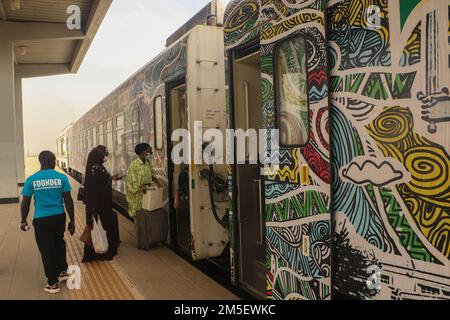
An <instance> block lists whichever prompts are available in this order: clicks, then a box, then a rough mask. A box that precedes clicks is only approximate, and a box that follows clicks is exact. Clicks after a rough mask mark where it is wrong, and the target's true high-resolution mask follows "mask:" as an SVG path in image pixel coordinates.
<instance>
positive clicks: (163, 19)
mask: <svg viewBox="0 0 450 320" xmlns="http://www.w3.org/2000/svg"><path fill="white" fill-rule="evenodd" d="M208 2H209V0H164V1H159V0H114V1H113V3H112V5H111V8H110V9H109V11H108V13H107V15H106V17H105V19H104V21H103V24H102V25H101V27H100V29H99V31H98V33H97V35H96V37H95V39H94V41H93V43H92V45H91V47H90V49H89V52H88V54H87V55H86V58H85V59H84V61H83V64H82V66H81V68H80V70H79V72H78V73H77V74H76V75H62V76H53V77H43V78H34V79H24V80H23V110H24V135H25V154H30V155H33V154H37V153H39V152H40V151H42V150H51V151H55V149H56V142H55V141H56V138H57V136H58V135H59V134H60V133H61V132H62V130H63V129H64V128H65V127H66V126H67V125H69V124H70V123H72V122H74V121H76V120H77V119H78V118H80V117H81V116H82V115H83V114H84V113H86V112H87V111H88V110H90V109H91V108H92V107H94V106H95V105H96V104H97V103H98V102H99V101H101V100H102V99H103V98H104V97H105V96H107V95H108V94H109V93H111V92H112V91H113V90H114V89H115V88H117V87H118V86H119V85H120V84H121V83H122V82H123V81H125V80H126V79H127V78H128V77H130V76H131V75H132V74H133V73H135V72H136V71H138V70H139V69H140V68H141V67H142V66H144V65H145V64H147V63H148V62H149V61H150V60H152V58H154V57H155V56H156V55H157V54H158V53H160V52H161V51H162V50H164V47H165V43H166V39H167V38H168V37H169V36H170V35H171V34H172V33H173V32H175V31H176V30H177V29H178V28H179V27H180V26H181V25H183V24H184V22H186V21H187V20H188V19H189V18H191V17H192V16H193V15H194V14H195V13H196V12H198V11H199V10H200V9H201V8H203V7H204V6H205V5H206V4H208Z"/></svg>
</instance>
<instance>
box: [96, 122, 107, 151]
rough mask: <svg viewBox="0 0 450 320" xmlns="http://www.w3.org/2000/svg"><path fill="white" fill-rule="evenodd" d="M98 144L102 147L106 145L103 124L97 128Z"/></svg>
mask: <svg viewBox="0 0 450 320" xmlns="http://www.w3.org/2000/svg"><path fill="white" fill-rule="evenodd" d="M97 144H98V145H102V146H103V145H104V144H105V138H104V132H103V124H99V125H98V126H97Z"/></svg>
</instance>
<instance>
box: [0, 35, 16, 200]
mask: <svg viewBox="0 0 450 320" xmlns="http://www.w3.org/2000/svg"><path fill="white" fill-rule="evenodd" d="M14 82H15V81H14V56H13V43H12V41H11V40H7V39H2V38H1V37H0V203H16V202H19V190H18V187H17V148H16V126H15V122H16V121H15V107H14V103H15V102H14V100H15V90H14Z"/></svg>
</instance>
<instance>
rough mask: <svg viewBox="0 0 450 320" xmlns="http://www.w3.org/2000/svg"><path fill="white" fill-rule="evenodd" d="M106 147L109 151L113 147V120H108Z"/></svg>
mask: <svg viewBox="0 0 450 320" xmlns="http://www.w3.org/2000/svg"><path fill="white" fill-rule="evenodd" d="M106 147H107V148H108V150H109V151H111V150H112V149H113V133H112V120H111V119H110V120H107V121H106Z"/></svg>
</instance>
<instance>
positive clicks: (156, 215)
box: [135, 209, 169, 250]
mask: <svg viewBox="0 0 450 320" xmlns="http://www.w3.org/2000/svg"><path fill="white" fill-rule="evenodd" d="M135 227H136V238H137V247H138V249H140V250H150V249H151V248H152V247H154V246H156V245H157V244H161V243H165V242H166V241H167V237H168V233H169V215H168V213H167V211H165V210H164V209H159V210H156V211H151V212H150V211H146V210H140V211H138V212H137V214H136V220H135Z"/></svg>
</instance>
